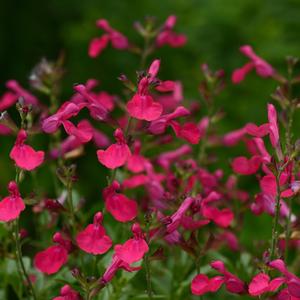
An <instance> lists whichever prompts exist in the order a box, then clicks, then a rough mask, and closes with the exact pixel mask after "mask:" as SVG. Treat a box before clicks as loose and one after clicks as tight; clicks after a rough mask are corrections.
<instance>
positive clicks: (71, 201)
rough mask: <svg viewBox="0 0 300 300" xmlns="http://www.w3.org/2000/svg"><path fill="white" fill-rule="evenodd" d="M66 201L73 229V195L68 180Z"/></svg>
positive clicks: (70, 183)
mask: <svg viewBox="0 0 300 300" xmlns="http://www.w3.org/2000/svg"><path fill="white" fill-rule="evenodd" d="M67 201H68V206H69V210H70V215H71V222H72V228H74V226H75V213H74V206H73V193H72V182H71V179H69V182H68V184H67Z"/></svg>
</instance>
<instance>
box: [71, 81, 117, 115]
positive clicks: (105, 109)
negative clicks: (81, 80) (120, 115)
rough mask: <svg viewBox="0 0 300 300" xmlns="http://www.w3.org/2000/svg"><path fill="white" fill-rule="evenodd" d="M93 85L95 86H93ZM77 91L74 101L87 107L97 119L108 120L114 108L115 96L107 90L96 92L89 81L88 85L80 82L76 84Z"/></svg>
mask: <svg viewBox="0 0 300 300" xmlns="http://www.w3.org/2000/svg"><path fill="white" fill-rule="evenodd" d="M92 87H93V86H92ZM74 90H75V91H76V92H77V93H76V94H75V95H74V96H73V99H72V101H73V102H74V103H76V104H77V105H78V106H79V107H87V109H88V110H89V112H90V115H91V117H92V118H93V119H95V120H97V121H107V120H108V119H109V116H108V114H109V112H110V111H112V110H113V108H114V102H113V96H111V95H109V94H107V93H106V92H100V93H98V94H96V93H95V92H92V91H91V86H90V84H89V82H88V83H87V84H86V85H83V84H78V85H76V86H74Z"/></svg>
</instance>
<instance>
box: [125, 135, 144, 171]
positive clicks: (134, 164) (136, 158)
mask: <svg viewBox="0 0 300 300" xmlns="http://www.w3.org/2000/svg"><path fill="white" fill-rule="evenodd" d="M133 147H134V148H133V153H132V155H131V156H130V157H129V158H128V160H127V169H128V170H129V171H131V172H133V173H140V172H143V171H144V170H145V166H146V163H147V161H148V160H147V159H146V158H145V157H144V156H142V155H141V154H140V151H141V142H140V141H135V143H134V146H133Z"/></svg>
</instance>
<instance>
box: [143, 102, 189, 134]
mask: <svg viewBox="0 0 300 300" xmlns="http://www.w3.org/2000/svg"><path fill="white" fill-rule="evenodd" d="M189 114H190V112H189V110H187V109H186V108H185V107H183V106H179V107H177V108H176V109H175V110H174V112H172V113H169V114H165V115H162V116H160V117H159V118H158V119H157V120H154V121H152V122H151V123H150V126H149V128H148V130H149V132H150V133H152V134H163V133H164V132H165V131H166V129H167V127H168V126H169V125H170V124H171V121H172V120H174V119H177V118H180V117H185V116H188V115H189Z"/></svg>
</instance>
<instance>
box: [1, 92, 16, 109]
mask: <svg viewBox="0 0 300 300" xmlns="http://www.w3.org/2000/svg"><path fill="white" fill-rule="evenodd" d="M17 100H18V96H17V95H16V94H14V93H12V92H6V93H4V94H3V95H2V97H1V99H0V111H4V110H6V109H8V108H10V107H11V106H12V105H14V104H15V103H16V102H17Z"/></svg>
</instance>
